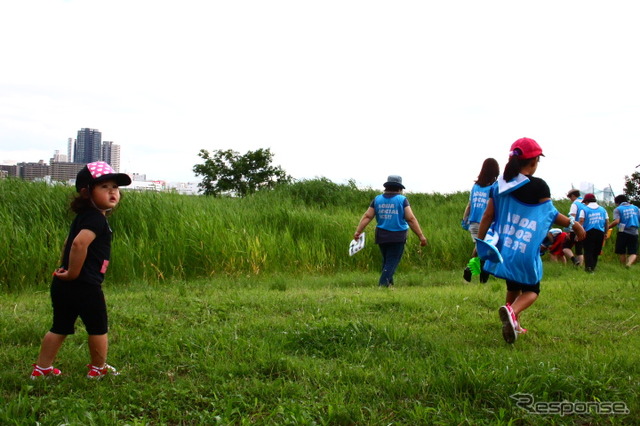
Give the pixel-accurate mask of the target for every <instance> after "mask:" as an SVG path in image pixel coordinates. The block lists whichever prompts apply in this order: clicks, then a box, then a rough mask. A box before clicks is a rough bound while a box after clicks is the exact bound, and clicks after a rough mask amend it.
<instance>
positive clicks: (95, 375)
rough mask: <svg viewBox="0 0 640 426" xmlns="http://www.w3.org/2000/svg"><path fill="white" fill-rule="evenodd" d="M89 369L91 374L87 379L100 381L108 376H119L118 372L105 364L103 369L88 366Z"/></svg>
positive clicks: (88, 374)
mask: <svg viewBox="0 0 640 426" xmlns="http://www.w3.org/2000/svg"><path fill="white" fill-rule="evenodd" d="M87 367H88V368H89V372H88V373H87V378H89V379H100V378H102V377H104V376H106V375H107V374H111V375H112V376H117V375H118V374H120V373H118V370H116V369H115V368H113V367H112V366H110V365H109V364H105V365H104V366H103V367H96V366H95V365H91V364H87Z"/></svg>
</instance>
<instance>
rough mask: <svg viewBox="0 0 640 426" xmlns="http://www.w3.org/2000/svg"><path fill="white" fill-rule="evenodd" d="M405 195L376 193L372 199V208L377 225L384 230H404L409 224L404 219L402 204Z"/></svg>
mask: <svg viewBox="0 0 640 426" xmlns="http://www.w3.org/2000/svg"><path fill="white" fill-rule="evenodd" d="M406 199H407V197H405V196H404V195H401V194H397V195H394V196H391V197H385V196H384V194H380V195H378V196H377V197H376V198H375V199H374V200H373V208H374V210H375V211H376V222H377V225H376V226H377V227H378V228H382V229H384V230H386V231H406V230H407V229H409V224H408V223H407V221H406V220H404V205H405V200H406Z"/></svg>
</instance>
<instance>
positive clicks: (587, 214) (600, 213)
mask: <svg viewBox="0 0 640 426" xmlns="http://www.w3.org/2000/svg"><path fill="white" fill-rule="evenodd" d="M582 210H583V211H584V224H583V225H582V227H583V228H584V230H585V231H590V230H592V229H597V230H598V231H602V232H604V225H605V222H606V220H607V211H606V210H605V209H604V207H602V206H598V208H597V209H592V208H589V207H584V208H583V209H582Z"/></svg>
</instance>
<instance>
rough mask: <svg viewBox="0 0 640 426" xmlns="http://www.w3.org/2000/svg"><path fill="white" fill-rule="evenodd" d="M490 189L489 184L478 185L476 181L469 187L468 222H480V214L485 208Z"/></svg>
mask: <svg viewBox="0 0 640 426" xmlns="http://www.w3.org/2000/svg"><path fill="white" fill-rule="evenodd" d="M490 191H491V185H488V186H480V185H478V184H477V183H476V184H475V185H473V188H471V194H469V205H470V211H469V223H474V222H475V223H480V221H481V220H482V215H483V214H484V211H485V210H486V209H487V203H488V202H489V192H490Z"/></svg>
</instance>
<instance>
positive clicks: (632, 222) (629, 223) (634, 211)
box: [618, 203, 640, 229]
mask: <svg viewBox="0 0 640 426" xmlns="http://www.w3.org/2000/svg"><path fill="white" fill-rule="evenodd" d="M618 214H619V215H620V224H621V225H624V226H623V229H626V228H637V227H638V222H639V221H638V215H639V214H640V210H638V207H636V206H634V205H633V204H628V203H623V204H620V205H619V206H618Z"/></svg>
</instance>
